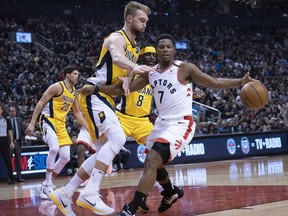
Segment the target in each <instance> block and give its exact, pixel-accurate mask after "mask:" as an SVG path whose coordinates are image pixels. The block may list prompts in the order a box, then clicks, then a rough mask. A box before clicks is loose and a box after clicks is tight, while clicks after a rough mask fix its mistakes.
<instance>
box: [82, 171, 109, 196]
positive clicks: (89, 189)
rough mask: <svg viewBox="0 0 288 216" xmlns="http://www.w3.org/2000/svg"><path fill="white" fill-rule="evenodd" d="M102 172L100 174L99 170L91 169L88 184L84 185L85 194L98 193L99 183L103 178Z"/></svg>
mask: <svg viewBox="0 0 288 216" xmlns="http://www.w3.org/2000/svg"><path fill="white" fill-rule="evenodd" d="M104 174H105V173H104V172H102V171H101V170H98V169H96V168H93V171H92V174H91V176H90V179H89V181H88V184H87V185H86V187H85V189H84V191H85V192H86V193H90V194H96V193H98V191H99V186H100V183H101V180H102V178H103V176H104Z"/></svg>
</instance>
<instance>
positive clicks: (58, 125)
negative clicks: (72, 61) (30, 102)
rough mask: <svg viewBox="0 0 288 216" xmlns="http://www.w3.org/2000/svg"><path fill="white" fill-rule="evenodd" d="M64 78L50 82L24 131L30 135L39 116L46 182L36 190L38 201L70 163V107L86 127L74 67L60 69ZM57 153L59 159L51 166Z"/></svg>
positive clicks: (44, 196) (47, 197) (47, 192)
mask: <svg viewBox="0 0 288 216" xmlns="http://www.w3.org/2000/svg"><path fill="white" fill-rule="evenodd" d="M64 75H65V79H64V81H61V82H57V83H54V84H53V85H51V86H50V87H49V88H48V89H47V90H46V91H45V92H44V94H43V96H42V98H41V99H40V100H39V102H38V103H37V105H36V107H35V110H34V112H33V115H32V119H31V121H30V123H29V125H28V127H27V129H26V133H27V134H28V135H30V136H31V135H33V132H34V127H35V124H36V120H37V118H38V116H39V114H40V113H41V116H40V120H39V123H40V126H41V129H42V133H43V140H44V141H45V143H46V144H47V145H48V147H49V153H48V157H47V160H46V180H45V181H44V182H43V184H42V185H41V188H40V190H41V193H40V196H41V198H42V199H49V194H50V193H51V192H52V191H53V186H52V185H53V184H52V177H56V176H57V175H58V174H59V173H60V172H61V170H62V169H63V167H64V166H65V165H66V164H67V163H68V162H69V160H70V145H71V144H72V141H71V139H70V137H69V135H68V133H67V130H66V117H67V114H68V113H69V111H70V109H71V108H72V110H73V113H74V116H75V117H76V119H77V120H78V121H79V123H80V124H81V125H82V126H83V127H84V128H88V125H87V122H86V120H85V119H84V117H83V115H82V113H81V111H80V108H79V105H78V102H77V97H76V89H75V87H74V85H75V84H76V83H77V81H78V79H79V71H78V68H77V67H74V66H67V67H66V68H65V69H64ZM58 153H59V159H58V160H57V162H56V163H55V159H56V156H57V154H58Z"/></svg>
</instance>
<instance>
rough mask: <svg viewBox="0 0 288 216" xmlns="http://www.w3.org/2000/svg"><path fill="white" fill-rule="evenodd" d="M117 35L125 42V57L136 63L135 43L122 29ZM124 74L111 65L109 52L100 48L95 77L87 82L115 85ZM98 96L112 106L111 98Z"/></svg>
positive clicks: (125, 71) (118, 68) (123, 71)
mask: <svg viewBox="0 0 288 216" xmlns="http://www.w3.org/2000/svg"><path fill="white" fill-rule="evenodd" d="M117 33H119V34H122V35H123V36H124V38H125V40H126V48H125V53H124V54H125V56H126V57H127V58H128V59H129V60H131V61H132V62H134V63H136V62H137V60H138V57H139V53H140V48H139V47H138V45H137V43H136V41H133V42H132V41H130V40H129V38H128V36H127V35H126V33H125V31H124V30H123V29H121V30H119V31H117ZM126 74H127V70H126V69H122V68H120V67H118V66H117V65H115V64H113V61H112V57H111V55H110V52H109V50H107V49H106V48H105V47H104V46H102V49H101V53H100V57H99V60H98V63H97V66H96V73H95V77H91V78H89V79H88V80H87V81H88V82H90V83H92V84H93V85H100V86H101V85H111V84H117V83H119V82H120V81H119V80H118V79H117V77H124V76H126ZM100 95H101V96H104V97H105V98H106V99H107V100H108V101H109V102H110V104H111V105H112V106H114V97H113V96H112V97H111V96H108V95H106V94H103V93H100Z"/></svg>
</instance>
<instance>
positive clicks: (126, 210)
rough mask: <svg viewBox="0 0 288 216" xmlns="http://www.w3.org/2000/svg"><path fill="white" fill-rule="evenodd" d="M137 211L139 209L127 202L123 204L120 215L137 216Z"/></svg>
mask: <svg viewBox="0 0 288 216" xmlns="http://www.w3.org/2000/svg"><path fill="white" fill-rule="evenodd" d="M136 211H137V209H134V207H133V206H131V205H130V204H128V203H127V204H125V205H124V206H123V209H122V211H121V212H120V214H118V216H135V213H136Z"/></svg>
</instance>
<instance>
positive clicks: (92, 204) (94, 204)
mask: <svg viewBox="0 0 288 216" xmlns="http://www.w3.org/2000/svg"><path fill="white" fill-rule="evenodd" d="M83 199H84V200H85V201H86V202H88V203H89V204H90V205H91V206H93V207H95V206H96V202H94V203H91V202H90V201H89V200H87V199H85V198H84V197H83Z"/></svg>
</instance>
